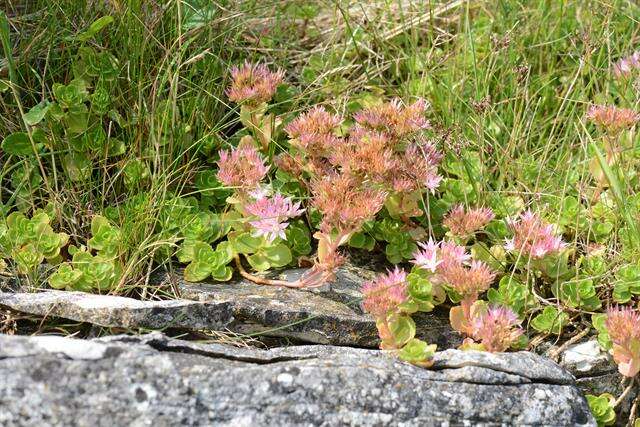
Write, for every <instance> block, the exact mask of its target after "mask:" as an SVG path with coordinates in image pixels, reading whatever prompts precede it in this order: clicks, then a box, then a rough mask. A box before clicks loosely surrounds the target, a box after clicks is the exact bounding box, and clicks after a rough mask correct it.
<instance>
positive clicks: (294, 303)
mask: <svg viewBox="0 0 640 427" xmlns="http://www.w3.org/2000/svg"><path fill="white" fill-rule="evenodd" d="M300 272H301V270H289V271H287V272H285V273H284V274H283V275H284V276H285V278H288V279H295V276H296V275H299V274H300ZM372 274H373V273H371V272H370V271H368V270H362V269H356V268H354V267H349V268H342V269H341V270H340V271H339V272H338V277H337V280H336V283H334V284H332V285H331V287H325V288H323V289H319V290H312V291H311V290H298V289H288V288H281V287H272V286H260V285H256V284H254V283H250V282H247V281H238V282H230V283H195V284H194V283H187V282H185V281H184V280H183V279H182V277H181V275H180V274H173V275H170V274H168V273H165V274H161V275H157V276H155V277H154V280H153V282H154V283H155V284H158V283H161V282H162V283H166V282H167V281H172V282H173V283H174V284H175V285H176V288H178V289H179V290H180V292H181V297H182V299H177V300H166V301H139V300H136V299H133V298H125V297H116V296H108V295H95V294H88V293H84V292H69V291H55V290H48V291H43V292H39V293H33V292H30V293H27V292H0V306H4V307H7V308H11V309H13V310H16V311H20V312H23V313H29V314H35V315H39V316H58V317H62V318H66V319H71V320H75V321H81V322H89V323H93V324H96V325H99V326H105V327H117V328H128V329H138V328H145V329H164V328H168V327H171V328H180V329H190V330H196V329H212V330H219V331H224V330H230V331H233V332H238V333H246V334H249V333H263V334H264V335H268V336H275V337H284V338H292V339H294V340H298V341H303V342H307V343H316V344H333V345H347V346H358V347H377V345H378V334H377V331H376V327H375V322H374V320H373V319H372V318H371V317H370V316H368V315H366V314H364V313H363V312H362V310H361V309H360V302H361V294H360V287H361V285H362V282H363V280H365V279H366V278H367V277H369V276H371V275H372ZM414 318H415V320H416V323H417V329H418V333H419V334H418V335H419V337H420V338H423V339H425V340H426V341H428V342H430V343H434V344H438V346H439V347H440V348H450V347H454V346H457V345H458V344H459V343H460V338H459V336H458V335H457V334H456V333H455V332H453V331H452V330H451V328H450V326H449V319H448V314H447V313H446V312H444V311H435V312H433V313H421V314H420V315H416V316H414Z"/></svg>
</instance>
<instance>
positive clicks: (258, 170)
mask: <svg viewBox="0 0 640 427" xmlns="http://www.w3.org/2000/svg"><path fill="white" fill-rule="evenodd" d="M219 154H220V160H218V162H217V163H218V175H217V176H218V179H219V180H220V182H221V183H223V184H225V185H227V186H229V187H233V188H237V189H240V190H241V191H250V190H252V189H254V188H256V187H257V186H258V184H259V183H260V181H262V179H263V178H264V177H265V175H266V174H267V172H268V171H269V168H268V167H267V166H266V165H265V164H264V160H263V159H262V157H261V156H260V154H259V153H258V150H257V149H256V148H255V147H254V146H253V145H251V144H241V145H239V146H238V147H237V148H235V149H233V150H231V151H227V150H220V153H219Z"/></svg>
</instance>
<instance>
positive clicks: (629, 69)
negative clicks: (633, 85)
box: [613, 51, 640, 77]
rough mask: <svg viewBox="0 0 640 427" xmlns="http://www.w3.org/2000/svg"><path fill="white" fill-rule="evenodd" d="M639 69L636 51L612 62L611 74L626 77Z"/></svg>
mask: <svg viewBox="0 0 640 427" xmlns="http://www.w3.org/2000/svg"><path fill="white" fill-rule="evenodd" d="M639 69H640V51H636V52H634V53H633V54H631V55H630V56H627V57H626V58H622V59H620V60H618V61H617V62H616V63H615V64H613V74H614V75H615V76H616V77H628V76H630V75H631V74H633V73H634V72H635V71H637V70H639Z"/></svg>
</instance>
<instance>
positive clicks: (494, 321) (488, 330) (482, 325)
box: [472, 307, 523, 352]
mask: <svg viewBox="0 0 640 427" xmlns="http://www.w3.org/2000/svg"><path fill="white" fill-rule="evenodd" d="M519 325H520V320H519V319H518V316H517V315H516V314H515V313H514V312H513V311H512V310H511V309H510V308H507V307H490V308H489V309H488V310H487V311H486V312H485V313H482V314H480V315H478V316H476V317H475V318H474V320H473V323H472V336H473V339H474V340H476V341H479V342H480V343H481V344H482V345H483V347H484V349H485V350H486V351H491V352H499V351H505V350H507V349H508V348H509V347H511V346H512V345H513V344H514V343H515V342H516V341H517V340H518V338H520V336H521V335H522V333H523V331H522V329H521V328H520V326H519Z"/></svg>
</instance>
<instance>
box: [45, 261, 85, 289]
mask: <svg viewBox="0 0 640 427" xmlns="http://www.w3.org/2000/svg"><path fill="white" fill-rule="evenodd" d="M81 277H82V271H78V270H74V268H73V267H72V266H71V264H69V263H64V264H61V265H60V266H59V267H58V269H57V270H56V271H55V272H54V273H53V274H52V275H51V276H49V286H51V287H52V288H54V289H74V285H75V284H76V283H78V282H79V281H80V278H81Z"/></svg>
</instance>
